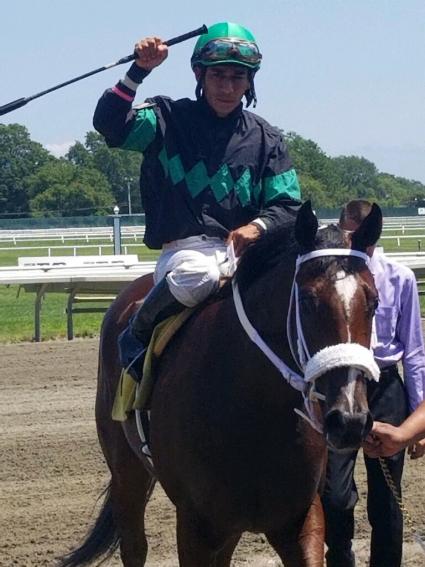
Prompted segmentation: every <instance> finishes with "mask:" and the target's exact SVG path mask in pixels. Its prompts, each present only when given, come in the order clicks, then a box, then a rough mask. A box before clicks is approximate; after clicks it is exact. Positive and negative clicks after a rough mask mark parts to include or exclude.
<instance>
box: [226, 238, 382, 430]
mask: <svg viewBox="0 0 425 567" xmlns="http://www.w3.org/2000/svg"><path fill="white" fill-rule="evenodd" d="M323 256H357V257H358V258H362V259H363V260H364V261H365V262H366V264H368V263H369V257H368V256H367V254H364V253H363V252H359V251H357V250H351V249H347V248H327V249H323V250H314V251H313V252H308V253H307V254H302V255H299V256H298V258H297V261H296V267H295V274H294V279H293V283H292V290H291V297H290V302H289V309H288V316H287V335H288V342H289V347H290V350H291V353H292V357H293V359H294V360H295V362H296V364H297V366H298V368H299V369H300V371H301V373H298V372H295V371H294V370H292V369H291V368H289V366H288V365H287V364H286V363H285V362H284V361H283V360H282V359H281V358H279V357H278V356H277V355H276V353H275V352H273V351H272V349H271V348H270V347H269V346H268V345H267V344H266V343H265V341H264V340H263V339H262V337H261V336H260V335H259V334H258V332H257V330H256V329H255V328H254V327H253V325H252V324H251V322H250V321H249V319H248V317H247V315H246V312H245V309H244V307H243V303H242V298H241V296H240V293H239V288H238V285H237V283H236V281H235V279H233V280H232V289H233V301H234V303H235V308H236V313H237V315H238V318H239V322H240V323H241V325H242V327H243V329H244V330H245V332H246V333H247V335H248V336H249V338H250V339H251V340H252V342H253V343H255V344H256V345H257V346H258V348H259V349H260V350H261V351H262V352H263V353H264V355H265V356H266V357H267V358H268V359H269V360H270V362H271V363H272V364H273V365H274V366H275V368H276V369H277V370H278V371H279V373H280V374H281V375H282V377H283V378H284V379H285V380H286V381H287V382H288V383H289V384H290V385H291V386H292V387H293V388H295V389H296V390H298V391H299V392H301V394H302V396H303V400H304V407H305V413H304V412H302V411H301V410H299V409H297V408H295V410H294V411H295V412H296V413H297V414H298V415H300V416H301V417H302V418H303V419H305V420H306V421H307V422H308V423H309V424H310V425H311V426H312V427H313V428H314V429H315V430H316V431H318V432H319V433H322V432H323V429H322V426H321V424H320V423H319V422H318V420H317V418H316V415H315V412H314V406H313V403H314V402H318V401H319V400H320V399H322V400H323V399H325V398H324V396H322V394H319V392H317V391H316V388H315V381H316V379H317V378H319V376H321V375H322V374H324V373H325V372H327V371H329V370H332V369H334V368H339V367H354V368H358V369H359V370H361V371H362V372H363V373H364V374H365V376H367V378H369V379H370V380H376V381H378V380H379V368H378V365H377V364H376V362H375V360H374V358H373V354H372V352H371V351H370V349H367V348H365V347H363V346H361V345H359V344H358V343H340V344H338V345H332V346H328V347H325V348H323V349H321V350H319V351H318V352H317V353H316V354H314V355H313V356H311V355H310V353H309V350H308V347H307V344H306V341H305V338H304V333H303V329H302V324H301V316H300V310H299V299H298V284H297V282H296V277H297V274H298V271H299V268H300V266H301V265H302V264H303V263H304V262H307V261H309V260H312V259H315V258H319V257H323ZM294 304H295V323H296V335H297V341H296V342H297V349H295V346H294V341H293V337H292V332H291V313H292V310H293V306H294Z"/></svg>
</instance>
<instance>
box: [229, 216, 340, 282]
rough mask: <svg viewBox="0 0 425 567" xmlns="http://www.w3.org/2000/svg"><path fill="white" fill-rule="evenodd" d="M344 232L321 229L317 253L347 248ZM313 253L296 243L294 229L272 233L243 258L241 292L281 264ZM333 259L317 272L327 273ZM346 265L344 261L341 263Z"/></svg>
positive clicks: (318, 264) (324, 261) (238, 276)
mask: <svg viewBox="0 0 425 567" xmlns="http://www.w3.org/2000/svg"><path fill="white" fill-rule="evenodd" d="M346 247H347V243H346V242H345V240H344V235H343V231H342V230H341V229H340V228H339V227H338V226H337V225H335V224H330V225H328V226H323V227H321V228H320V229H319V230H318V231H317V233H316V238H315V242H314V249H322V248H346ZM309 251H310V250H307V249H305V250H304V249H303V248H302V247H301V246H300V245H299V244H298V243H297V242H296V240H295V230H294V225H293V224H291V225H284V226H282V227H281V228H279V229H278V230H276V231H274V232H272V233H270V234H269V233H267V232H266V233H265V234H264V235H263V236H262V237H261V238H259V239H258V240H257V241H256V242H254V244H252V245H251V246H249V247H248V248H247V250H246V251H245V252H244V254H243V255H242V258H241V260H240V262H239V265H238V269H237V271H236V275H235V277H236V281H237V283H238V285H239V286H240V287H241V288H246V287H249V286H250V285H251V284H252V283H253V282H254V281H256V280H257V279H258V278H259V276H261V275H263V274H265V273H266V272H267V271H269V270H270V269H272V268H273V267H275V266H276V265H277V264H279V263H280V262H281V261H283V260H285V261H289V260H290V259H291V258H293V257H294V256H295V255H297V254H304V253H306V252H309ZM329 261H330V259H329V258H326V257H325V258H323V259H320V260H319V261H317V262H316V263H315V269H319V270H323V268H324V265H325V264H328V263H329ZM339 261H341V262H343V259H339Z"/></svg>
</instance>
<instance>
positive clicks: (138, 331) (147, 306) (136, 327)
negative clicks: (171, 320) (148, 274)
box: [130, 278, 185, 347]
mask: <svg viewBox="0 0 425 567" xmlns="http://www.w3.org/2000/svg"><path fill="white" fill-rule="evenodd" d="M183 309H185V306H184V305H183V304H182V303H180V301H177V299H176V298H175V297H174V295H173V294H172V293H171V291H170V288H169V286H168V281H167V278H163V279H162V280H161V281H160V282H159V283H158V284H157V285H156V286H155V287H154V288H153V289H152V290H151V292H150V293H149V294H148V295H147V296H146V299H145V300H144V302H143V303H142V305H141V306H140V307H139V309H138V310H137V311H136V313H135V314H134V315H133V317H132V319H131V322H130V325H131V332H132V333H133V335H134V336H135V337H136V338H137V339H138V340H139V341H140V342H141V343H142V344H143V345H144V346H145V347H148V345H149V342H150V340H151V336H152V333H153V330H154V328H155V326H156V325H158V323H161V321H163V320H164V319H166V318H167V317H170V316H171V315H175V314H176V313H180V311H183Z"/></svg>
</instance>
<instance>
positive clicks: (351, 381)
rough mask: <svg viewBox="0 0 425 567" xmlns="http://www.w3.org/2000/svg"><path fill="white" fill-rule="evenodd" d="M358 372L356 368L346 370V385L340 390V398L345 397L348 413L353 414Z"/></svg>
mask: <svg viewBox="0 0 425 567" xmlns="http://www.w3.org/2000/svg"><path fill="white" fill-rule="evenodd" d="M358 374H359V371H358V370H357V368H350V369H349V370H348V380H347V384H346V385H345V386H344V387H343V388H341V396H345V398H346V400H347V405H348V411H349V413H351V414H352V413H354V394H355V391H356V384H357V376H358Z"/></svg>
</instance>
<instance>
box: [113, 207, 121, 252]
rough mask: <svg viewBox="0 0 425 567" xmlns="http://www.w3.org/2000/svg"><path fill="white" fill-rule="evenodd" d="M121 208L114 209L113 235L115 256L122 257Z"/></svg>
mask: <svg viewBox="0 0 425 567" xmlns="http://www.w3.org/2000/svg"><path fill="white" fill-rule="evenodd" d="M119 213H120V208H119V206H118V205H115V207H114V216H113V217H112V218H113V222H114V227H113V235H114V254H115V255H120V254H121V217H120V214H119Z"/></svg>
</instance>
